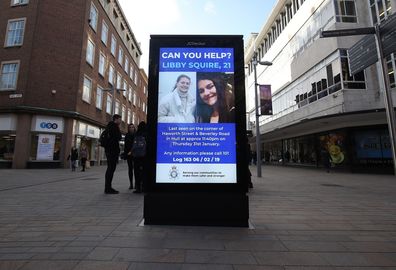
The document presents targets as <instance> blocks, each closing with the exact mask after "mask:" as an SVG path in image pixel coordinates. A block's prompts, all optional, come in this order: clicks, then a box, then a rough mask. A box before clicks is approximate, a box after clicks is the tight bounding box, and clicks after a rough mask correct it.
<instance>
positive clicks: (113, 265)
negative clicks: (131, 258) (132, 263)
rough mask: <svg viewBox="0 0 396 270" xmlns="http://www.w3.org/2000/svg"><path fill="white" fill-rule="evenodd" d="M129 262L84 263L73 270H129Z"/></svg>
mask: <svg viewBox="0 0 396 270" xmlns="http://www.w3.org/2000/svg"><path fill="white" fill-rule="evenodd" d="M128 267H129V263H127V262H98V261H82V262H80V263H79V264H78V265H77V266H76V267H75V268H73V270H127V269H128Z"/></svg>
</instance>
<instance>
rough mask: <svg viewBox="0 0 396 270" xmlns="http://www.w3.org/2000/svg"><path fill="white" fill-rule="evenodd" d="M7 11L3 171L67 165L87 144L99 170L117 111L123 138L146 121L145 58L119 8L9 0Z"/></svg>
mask: <svg viewBox="0 0 396 270" xmlns="http://www.w3.org/2000/svg"><path fill="white" fill-rule="evenodd" d="M0 10H1V12H0V44H2V46H1V47H0V167H8V168H10V167H12V168H42V167H67V166H68V162H67V157H68V155H69V153H70V149H71V147H72V146H77V148H79V147H80V146H81V144H85V145H86V146H87V147H88V150H89V160H90V161H91V164H100V163H101V161H102V160H105V157H104V153H103V149H102V148H101V147H99V145H98V138H99V135H100V133H101V131H102V130H103V128H104V127H105V126H106V124H107V123H108V121H110V119H111V115H112V113H113V112H115V113H118V114H120V115H122V125H121V129H122V131H123V132H124V133H125V132H126V130H127V124H128V123H134V124H136V125H137V124H138V123H139V121H144V120H146V112H147V106H146V104H147V80H146V77H145V75H144V72H143V71H142V70H141V69H140V68H139V60H140V56H141V55H142V52H141V49H140V47H139V43H138V42H137V40H136V38H135V36H134V34H133V32H132V30H131V27H130V26H129V24H128V21H127V19H126V17H125V15H124V13H123V11H122V9H121V7H120V4H119V3H118V1H117V0H89V1H82V0H79V1H62V0H41V1H38V0H7V1H1V3H0ZM113 99H114V100H113ZM113 104H114V106H113ZM113 107H114V108H113Z"/></svg>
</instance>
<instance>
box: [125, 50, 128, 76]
mask: <svg viewBox="0 0 396 270" xmlns="http://www.w3.org/2000/svg"><path fill="white" fill-rule="evenodd" d="M124 71H125V73H126V74H127V75H129V58H128V56H126V55H125V61H124Z"/></svg>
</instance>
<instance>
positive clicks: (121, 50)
mask: <svg viewBox="0 0 396 270" xmlns="http://www.w3.org/2000/svg"><path fill="white" fill-rule="evenodd" d="M123 60H124V50H123V49H122V48H121V46H120V48H119V50H118V63H119V64H120V65H121V66H122V61H123Z"/></svg>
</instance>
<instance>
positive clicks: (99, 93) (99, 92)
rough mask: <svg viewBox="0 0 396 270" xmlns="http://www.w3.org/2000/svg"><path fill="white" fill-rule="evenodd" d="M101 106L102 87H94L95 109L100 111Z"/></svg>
mask: <svg viewBox="0 0 396 270" xmlns="http://www.w3.org/2000/svg"><path fill="white" fill-rule="evenodd" d="M102 104H103V87H101V86H99V85H98V86H96V108H97V109H99V110H102Z"/></svg>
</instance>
